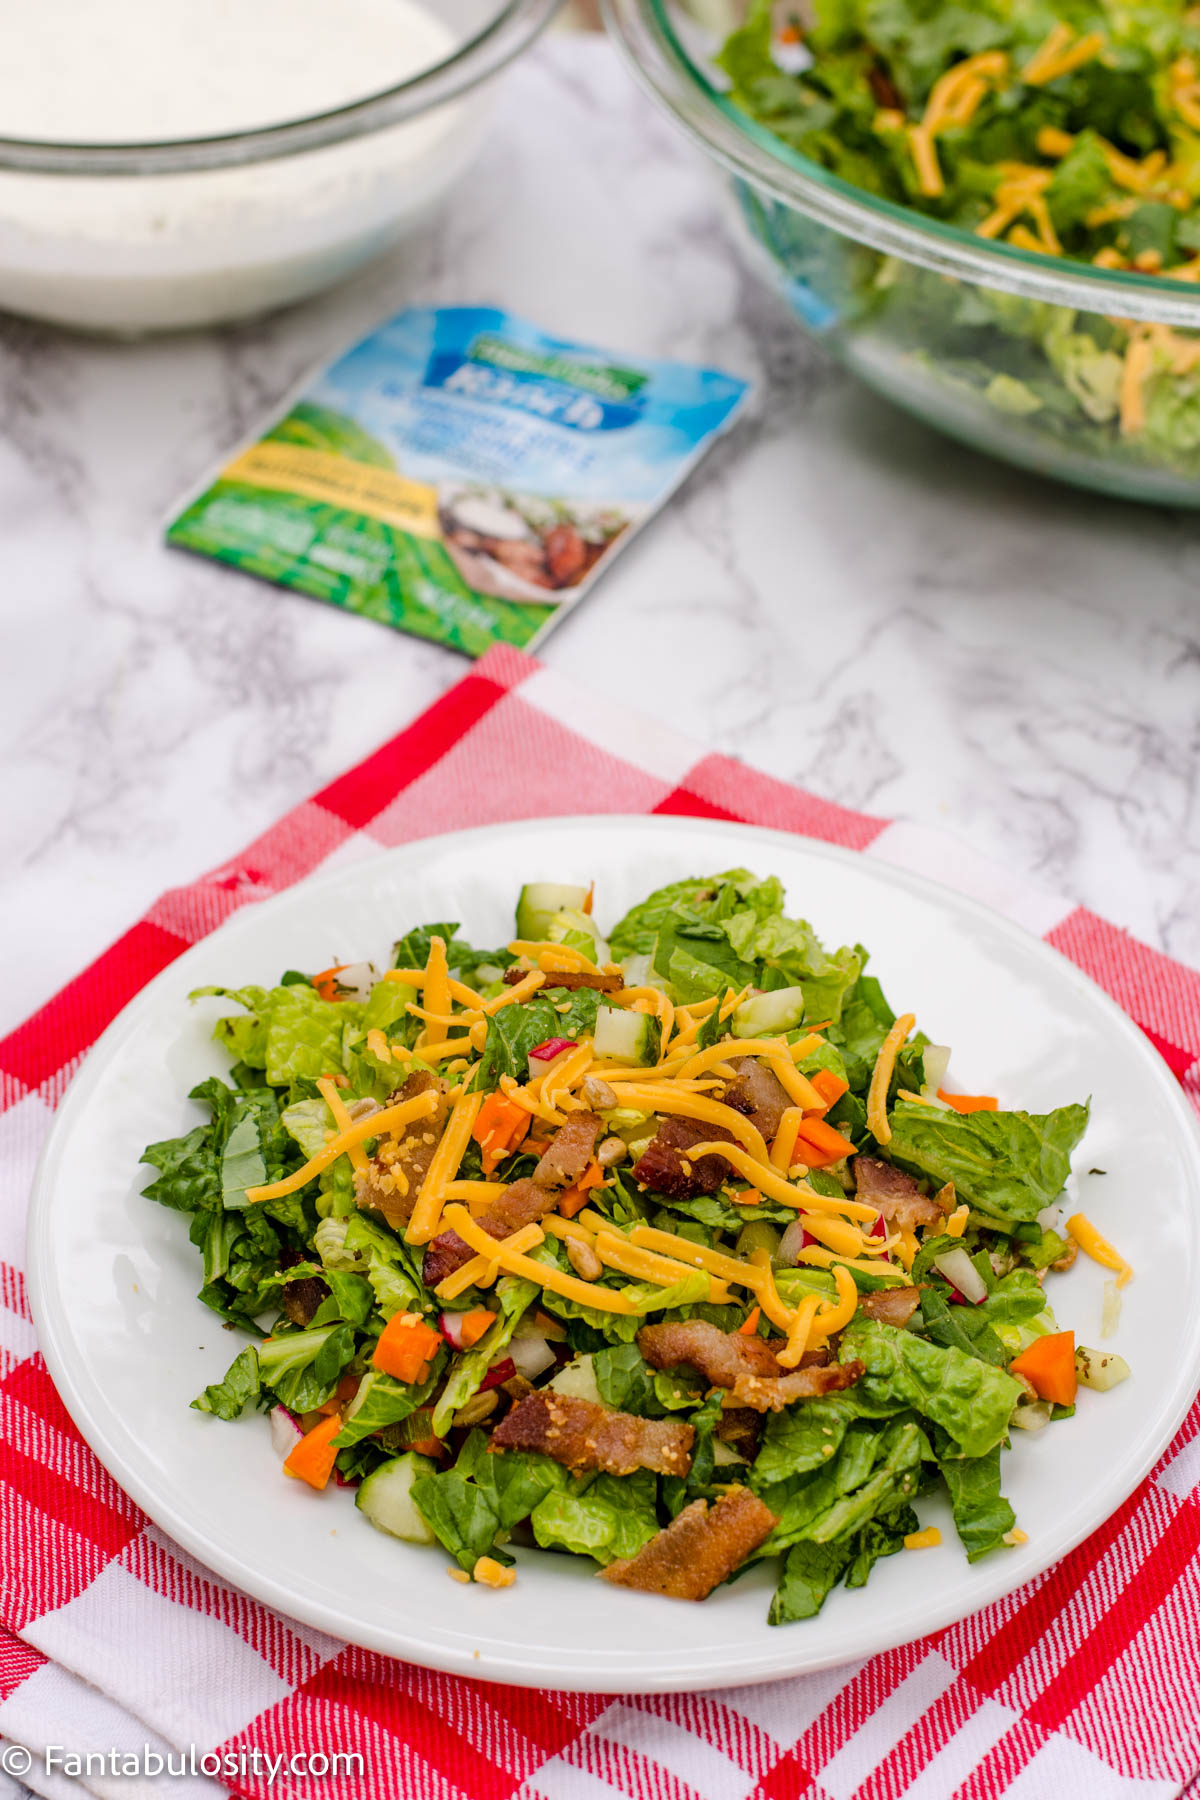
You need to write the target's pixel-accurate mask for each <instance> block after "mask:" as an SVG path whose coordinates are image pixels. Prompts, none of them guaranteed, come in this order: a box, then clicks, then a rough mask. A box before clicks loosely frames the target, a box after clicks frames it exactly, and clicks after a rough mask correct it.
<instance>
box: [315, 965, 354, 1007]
mask: <svg viewBox="0 0 1200 1800" xmlns="http://www.w3.org/2000/svg"><path fill="white" fill-rule="evenodd" d="M349 967H350V964H349V963H335V964H334V966H333V968H332V969H322V970H321V973H320V974H319V975H314V976H313V978H312V984H313V986H314V987H315V988H316V990H317V992H318V994H320V996H321V998H322V1000H336V999H337V997H338V992H337V978H338V976H339V975H340V974H341V972H342V970H343V969H348V968H349Z"/></svg>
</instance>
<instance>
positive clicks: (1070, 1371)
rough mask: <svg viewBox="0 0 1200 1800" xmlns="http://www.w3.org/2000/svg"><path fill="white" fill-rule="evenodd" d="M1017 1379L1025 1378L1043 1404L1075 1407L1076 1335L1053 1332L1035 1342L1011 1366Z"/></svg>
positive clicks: (1015, 1358)
mask: <svg viewBox="0 0 1200 1800" xmlns="http://www.w3.org/2000/svg"><path fill="white" fill-rule="evenodd" d="M1008 1366H1009V1368H1010V1370H1011V1371H1012V1373H1013V1374H1014V1375H1023V1376H1024V1377H1025V1379H1026V1381H1028V1382H1029V1383H1030V1385H1031V1386H1032V1387H1033V1388H1034V1389H1035V1390H1036V1392H1037V1394H1038V1396H1039V1398H1040V1399H1042V1400H1052V1401H1053V1402H1054V1404H1055V1406H1074V1404H1075V1392H1076V1385H1077V1384H1076V1378H1075V1333H1074V1332H1073V1331H1052V1332H1050V1333H1049V1335H1048V1336H1046V1337H1040V1338H1034V1340H1033V1342H1032V1344H1030V1346H1029V1348H1028V1350H1022V1352H1021V1354H1020V1356H1014V1358H1013V1360H1012V1361H1011V1362H1010V1363H1009V1365H1008Z"/></svg>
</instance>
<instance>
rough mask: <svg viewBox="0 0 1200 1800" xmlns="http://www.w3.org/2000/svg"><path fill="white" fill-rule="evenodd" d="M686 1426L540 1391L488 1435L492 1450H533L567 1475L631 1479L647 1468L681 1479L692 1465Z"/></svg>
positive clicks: (550, 1390)
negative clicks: (559, 1465)
mask: <svg viewBox="0 0 1200 1800" xmlns="http://www.w3.org/2000/svg"><path fill="white" fill-rule="evenodd" d="M694 1437H695V1432H694V1431H693V1430H692V1427H691V1426H690V1425H677V1424H676V1423H675V1422H674V1421H673V1420H670V1419H638V1418H635V1417H634V1415H633V1414H632V1413H624V1412H615V1411H613V1409H612V1408H611V1407H608V1406H598V1405H597V1404H596V1402H595V1401H594V1400H577V1399H575V1398H574V1397H573V1396H572V1395H569V1394H557V1393H555V1391H554V1389H553V1388H541V1389H538V1390H536V1391H535V1392H534V1393H532V1394H527V1395H526V1396H525V1398H524V1400H521V1401H519V1402H518V1404H517V1405H516V1406H514V1407H513V1409H512V1411H511V1412H510V1413H509V1414H508V1416H507V1418H505V1419H503V1420H501V1422H500V1424H499V1425H497V1427H496V1429H495V1431H493V1433H492V1437H491V1443H490V1445H489V1448H490V1449H492V1450H537V1451H540V1452H541V1453H542V1455H544V1456H552V1457H553V1458H554V1460H555V1462H560V1463H563V1464H564V1465H565V1466H566V1467H567V1468H568V1469H570V1470H571V1471H572V1473H574V1474H576V1475H580V1474H583V1473H584V1472H585V1471H587V1470H592V1469H602V1470H604V1472H605V1473H606V1474H608V1475H632V1474H633V1471H634V1470H635V1469H653V1470H654V1471H655V1473H656V1474H659V1475H686V1474H687V1472H688V1470H689V1469H690V1468H691V1466H692V1441H693V1439H694Z"/></svg>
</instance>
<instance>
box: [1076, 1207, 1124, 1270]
mask: <svg viewBox="0 0 1200 1800" xmlns="http://www.w3.org/2000/svg"><path fill="white" fill-rule="evenodd" d="M1067 1230H1068V1231H1069V1232H1070V1234H1071V1236H1072V1237H1073V1238H1074V1239H1075V1242H1076V1243H1077V1244H1078V1245H1079V1248H1080V1249H1081V1250H1082V1251H1083V1253H1084V1255H1085V1256H1090V1257H1091V1259H1092V1261H1093V1262H1098V1263H1099V1264H1100V1265H1101V1267H1102V1268H1105V1269H1112V1270H1113V1272H1114V1274H1115V1275H1116V1277H1117V1286H1118V1287H1124V1286H1125V1285H1126V1283H1127V1282H1129V1281H1132V1280H1133V1270H1132V1268H1131V1267H1130V1266H1129V1264H1128V1263H1127V1262H1126V1261H1125V1258H1124V1257H1123V1256H1122V1255H1121V1252H1120V1251H1119V1250H1116V1249H1114V1248H1113V1246H1112V1245H1111V1244H1110V1243H1109V1242H1108V1239H1107V1238H1102V1237H1101V1236H1100V1233H1099V1232H1098V1231H1097V1230H1096V1227H1095V1226H1094V1225H1093V1224H1092V1221H1091V1220H1090V1219H1089V1218H1088V1216H1087V1214H1086V1213H1081V1212H1077V1213H1072V1215H1071V1217H1070V1218H1069V1219H1068V1220H1067Z"/></svg>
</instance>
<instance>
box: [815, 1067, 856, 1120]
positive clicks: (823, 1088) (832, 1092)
mask: <svg viewBox="0 0 1200 1800" xmlns="http://www.w3.org/2000/svg"><path fill="white" fill-rule="evenodd" d="M808 1079H809V1081H810V1082H811V1083H812V1085H813V1087H815V1088H816V1090H817V1092H818V1094H820V1096H821V1098H822V1100H823V1101H824V1102H825V1111H826V1112H828V1111H829V1108H830V1107H831V1106H836V1105H837V1103H838V1101H839V1100H840V1099H841V1097H842V1095H843V1094H844V1093H845V1092H846V1090H847V1089H848V1087H849V1086H850V1083H849V1082H848V1081H846V1080H845V1079H844V1078H843V1077H842V1076H841V1075H835V1074H834V1072H833V1070H832V1069H816V1070H814V1071H813V1073H812V1074H811V1075H810V1076H809V1078H808Z"/></svg>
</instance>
